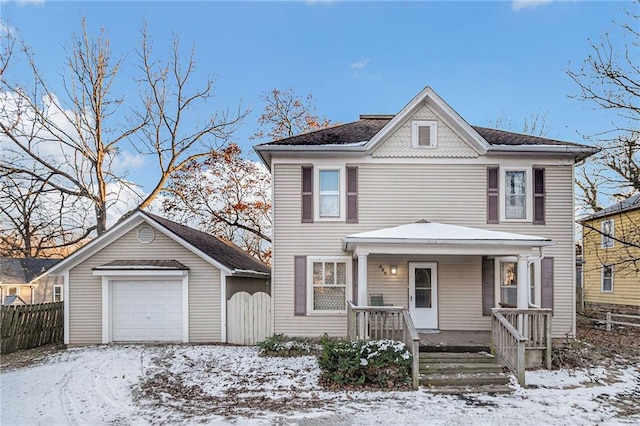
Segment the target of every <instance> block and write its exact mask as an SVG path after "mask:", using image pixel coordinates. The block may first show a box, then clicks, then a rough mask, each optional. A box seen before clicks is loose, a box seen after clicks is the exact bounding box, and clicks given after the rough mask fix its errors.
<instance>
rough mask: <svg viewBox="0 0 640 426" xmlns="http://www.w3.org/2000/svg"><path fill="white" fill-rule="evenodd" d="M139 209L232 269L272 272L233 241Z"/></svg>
mask: <svg viewBox="0 0 640 426" xmlns="http://www.w3.org/2000/svg"><path fill="white" fill-rule="evenodd" d="M139 211H140V212H141V213H142V214H144V215H145V216H147V217H148V218H149V219H151V220H153V221H155V222H157V223H159V224H160V225H162V226H163V227H165V228H167V229H168V230H169V231H171V232H173V233H174V234H176V235H177V236H179V237H180V238H182V239H183V240H185V241H186V242H188V243H189V244H191V245H192V246H194V247H195V248H197V249H198V250H200V251H201V252H203V253H204V254H206V255H207V256H209V257H211V258H212V259H214V260H216V261H217V262H219V263H221V264H222V265H224V266H226V267H227V268H229V269H231V270H232V271H234V270H235V271H255V272H261V273H265V274H269V273H270V272H271V269H270V268H269V266H267V265H265V264H264V263H262V262H260V261H259V260H258V259H256V258H254V257H253V256H251V255H249V254H248V253H247V252H245V251H244V250H242V249H241V248H240V247H238V246H237V245H235V244H233V243H231V242H228V241H223V240H221V239H220V238H217V237H215V236H213V235H211V234H207V233H206V232H202V231H198V230H197V229H193V228H190V227H188V226H185V225H182V224H180V223H177V222H174V221H172V220H169V219H165V218H163V217H160V216H156V215H154V214H151V213H149V212H146V211H143V210H139Z"/></svg>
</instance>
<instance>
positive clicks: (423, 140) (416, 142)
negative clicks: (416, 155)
mask: <svg viewBox="0 0 640 426" xmlns="http://www.w3.org/2000/svg"><path fill="white" fill-rule="evenodd" d="M437 124H438V122H437V121H435V120H416V121H412V122H411V141H412V142H411V145H412V146H413V148H435V147H436V145H437V141H438V126H437Z"/></svg>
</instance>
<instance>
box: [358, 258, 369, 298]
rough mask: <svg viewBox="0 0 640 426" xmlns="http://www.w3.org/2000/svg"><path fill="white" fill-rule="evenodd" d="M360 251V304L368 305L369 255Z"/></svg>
mask: <svg viewBox="0 0 640 426" xmlns="http://www.w3.org/2000/svg"><path fill="white" fill-rule="evenodd" d="M368 255H369V253H358V306H367V256H368Z"/></svg>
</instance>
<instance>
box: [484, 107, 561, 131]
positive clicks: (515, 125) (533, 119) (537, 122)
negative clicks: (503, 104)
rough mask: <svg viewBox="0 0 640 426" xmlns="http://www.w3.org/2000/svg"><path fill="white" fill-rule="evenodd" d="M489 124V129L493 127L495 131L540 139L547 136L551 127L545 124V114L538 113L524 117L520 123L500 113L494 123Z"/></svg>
mask: <svg viewBox="0 0 640 426" xmlns="http://www.w3.org/2000/svg"><path fill="white" fill-rule="evenodd" d="M489 124H490V126H491V127H495V128H496V129H503V130H509V131H513V132H520V133H524V134H527V135H533V136H540V137H545V136H548V135H549V132H551V130H552V126H551V125H550V124H549V123H548V122H547V113H539V112H536V113H530V114H528V115H526V116H525V117H524V119H523V121H522V122H521V123H520V122H518V121H514V119H513V118H511V117H510V116H508V115H507V114H506V113H505V112H504V111H502V113H501V114H500V116H499V117H498V118H497V119H496V120H495V121H494V122H490V123H489Z"/></svg>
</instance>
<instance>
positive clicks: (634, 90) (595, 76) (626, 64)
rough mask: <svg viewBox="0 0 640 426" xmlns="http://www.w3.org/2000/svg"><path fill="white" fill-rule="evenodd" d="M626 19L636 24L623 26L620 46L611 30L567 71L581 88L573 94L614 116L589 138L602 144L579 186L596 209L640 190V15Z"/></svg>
mask: <svg viewBox="0 0 640 426" xmlns="http://www.w3.org/2000/svg"><path fill="white" fill-rule="evenodd" d="M637 4H639V3H638V2H636V5H637ZM627 17H628V19H629V20H630V21H631V23H627V24H621V25H620V27H619V30H621V37H620V38H618V40H624V41H623V42H621V43H622V44H621V45H616V44H614V43H613V42H612V39H611V37H610V35H609V33H606V34H605V35H604V36H603V37H602V38H601V39H600V41H599V42H597V43H594V42H590V45H591V48H592V53H591V55H589V56H588V57H587V58H586V59H585V61H584V63H583V64H582V67H581V68H580V69H579V70H576V71H574V70H569V71H567V74H568V75H569V77H570V78H571V79H572V80H573V81H574V82H575V83H576V84H577V86H578V88H579V94H577V95H575V96H573V97H574V98H576V99H578V100H581V101H584V102H587V103H589V104H592V105H594V107H595V108H597V109H600V110H602V112H603V115H604V116H605V117H607V116H608V117H610V121H609V123H608V125H607V127H606V128H604V129H602V131H600V132H599V133H597V134H595V135H587V136H586V138H587V139H591V140H593V141H595V143H596V145H597V146H598V147H600V148H601V151H600V153H599V154H597V155H595V156H593V157H591V158H590V159H589V161H587V163H586V164H585V166H584V167H585V169H584V171H582V179H581V180H580V182H579V184H578V187H579V188H580V189H581V190H582V192H583V194H584V195H583V197H582V198H583V199H584V200H585V201H586V206H587V207H590V208H591V209H594V210H597V208H599V207H601V204H600V203H601V202H602V201H605V202H610V201H612V200H616V199H617V200H619V199H620V198H625V197H628V196H630V195H631V194H633V193H636V192H638V191H640V139H639V135H640V128H639V126H638V123H640V61H639V60H638V59H639V55H638V52H639V51H640V32H638V24H639V23H640V15H638V14H635V13H631V12H627ZM609 113H611V114H609ZM604 121H605V120H603V122H604ZM585 177H589V178H588V179H586V178H585ZM595 194H597V195H595ZM594 195H595V196H594ZM598 195H600V197H598ZM590 200H591V202H590ZM594 201H595V202H594Z"/></svg>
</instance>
